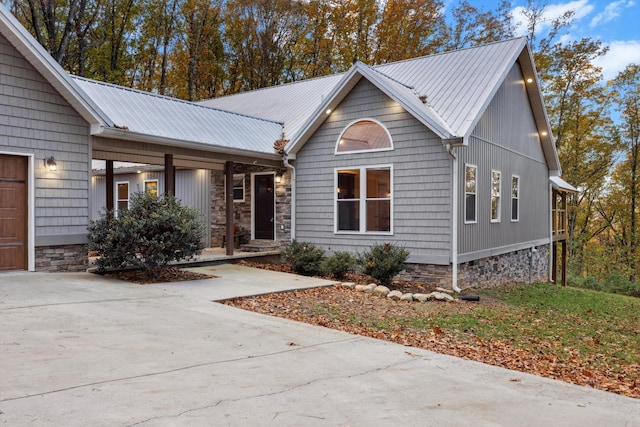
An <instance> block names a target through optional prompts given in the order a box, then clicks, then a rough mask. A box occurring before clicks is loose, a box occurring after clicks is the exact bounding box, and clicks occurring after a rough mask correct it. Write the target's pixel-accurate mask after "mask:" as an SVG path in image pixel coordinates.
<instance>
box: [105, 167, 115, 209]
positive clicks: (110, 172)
mask: <svg viewBox="0 0 640 427" xmlns="http://www.w3.org/2000/svg"><path fill="white" fill-rule="evenodd" d="M106 169H107V174H106V180H107V182H106V186H107V203H106V205H105V206H106V208H107V212H113V199H114V197H113V196H114V195H113V186H114V182H113V160H107V165H106Z"/></svg>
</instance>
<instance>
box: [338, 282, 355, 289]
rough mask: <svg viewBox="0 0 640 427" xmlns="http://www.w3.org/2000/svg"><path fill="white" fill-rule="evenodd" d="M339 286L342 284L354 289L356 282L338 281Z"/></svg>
mask: <svg viewBox="0 0 640 427" xmlns="http://www.w3.org/2000/svg"><path fill="white" fill-rule="evenodd" d="M340 286H343V287H345V288H349V289H354V288H355V287H356V284H355V283H353V282H342V283H340Z"/></svg>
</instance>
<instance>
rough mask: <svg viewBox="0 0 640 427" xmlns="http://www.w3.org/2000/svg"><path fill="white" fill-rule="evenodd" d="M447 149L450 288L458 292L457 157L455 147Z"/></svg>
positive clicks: (448, 146)
mask: <svg viewBox="0 0 640 427" xmlns="http://www.w3.org/2000/svg"><path fill="white" fill-rule="evenodd" d="M446 147H447V151H448V152H449V155H450V156H451V159H452V161H453V179H452V186H453V188H452V192H451V194H452V198H453V200H452V203H451V205H452V208H451V209H452V212H451V289H453V290H454V292H457V293H460V292H461V291H462V289H460V288H459V287H458V157H457V156H456V153H455V151H454V148H455V147H452V146H451V144H447V145H446Z"/></svg>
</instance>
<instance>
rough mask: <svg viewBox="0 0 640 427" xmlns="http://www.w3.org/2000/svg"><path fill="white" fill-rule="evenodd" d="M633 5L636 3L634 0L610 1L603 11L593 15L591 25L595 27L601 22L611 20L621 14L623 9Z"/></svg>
mask: <svg viewBox="0 0 640 427" xmlns="http://www.w3.org/2000/svg"><path fill="white" fill-rule="evenodd" d="M633 5H635V3H634V2H633V0H619V1H614V2H613V3H609V4H608V5H607V7H605V8H604V10H603V11H602V12H600V13H599V14H597V15H596V16H594V17H593V19H592V20H591V24H590V26H591V27H592V28H593V27H596V26H598V25H599V24H605V23H607V22H610V21H612V20H614V19H615V18H617V17H618V16H620V13H622V10H623V9H625V8H628V7H632V6H633Z"/></svg>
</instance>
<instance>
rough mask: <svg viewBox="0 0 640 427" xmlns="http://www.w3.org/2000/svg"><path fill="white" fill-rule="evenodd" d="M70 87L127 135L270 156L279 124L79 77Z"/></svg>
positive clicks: (278, 133) (280, 124) (278, 131)
mask: <svg viewBox="0 0 640 427" xmlns="http://www.w3.org/2000/svg"><path fill="white" fill-rule="evenodd" d="M73 81H74V82H75V83H76V84H77V85H78V87H80V89H81V90H82V91H83V92H84V93H85V94H86V95H87V96H88V97H89V98H90V99H91V100H92V101H93V102H94V103H95V104H96V106H97V107H98V108H99V109H100V110H101V111H102V112H103V113H104V114H105V115H106V116H107V117H108V118H109V120H110V123H107V125H108V126H110V127H114V128H116V129H123V130H126V131H129V132H131V133H136V134H143V135H148V136H152V137H159V138H168V139H173V140H179V141H185V142H195V143H200V144H205V145H209V146H216V147H224V148H232V149H236V150H246V151H252V152H258V153H268V154H274V153H275V151H274V148H273V143H274V142H275V141H276V140H277V139H280V137H281V133H282V123H279V122H276V121H271V120H265V119H262V118H255V117H250V116H247V115H244V114H238V113H233V112H228V111H223V110H220V109H214V108H210V107H207V106H204V105H199V104H195V103H192V102H186V101H181V100H178V99H174V98H169V97H165V96H160V95H156V94H152V93H148V92H142V91H138V90H134V89H129V88H125V87H121V86H115V85H111V84H107V83H102V82H98V81H94V80H88V79H84V78H80V77H73Z"/></svg>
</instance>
